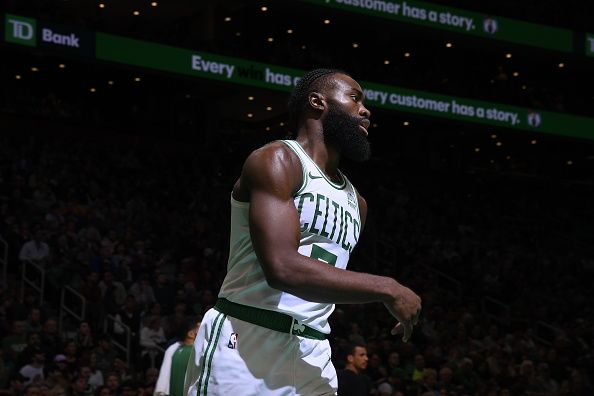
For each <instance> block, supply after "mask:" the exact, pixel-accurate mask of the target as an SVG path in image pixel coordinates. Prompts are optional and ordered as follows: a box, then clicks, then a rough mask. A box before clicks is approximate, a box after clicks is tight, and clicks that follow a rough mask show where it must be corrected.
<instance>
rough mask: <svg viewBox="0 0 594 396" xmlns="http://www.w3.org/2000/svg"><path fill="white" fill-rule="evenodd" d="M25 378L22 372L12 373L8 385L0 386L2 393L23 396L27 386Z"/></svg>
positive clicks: (8, 395)
mask: <svg viewBox="0 0 594 396" xmlns="http://www.w3.org/2000/svg"><path fill="white" fill-rule="evenodd" d="M25 381H27V378H25V377H24V376H23V375H22V374H21V373H14V374H11V375H10V377H9V378H8V384H7V386H2V387H0V395H2V396H21V395H22V394H23V390H24V388H25Z"/></svg>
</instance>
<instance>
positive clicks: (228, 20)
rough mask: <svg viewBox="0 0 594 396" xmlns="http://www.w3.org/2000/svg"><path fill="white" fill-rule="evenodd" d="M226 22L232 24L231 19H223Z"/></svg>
mask: <svg viewBox="0 0 594 396" xmlns="http://www.w3.org/2000/svg"><path fill="white" fill-rule="evenodd" d="M223 20H224V21H225V22H231V17H225V19H223Z"/></svg>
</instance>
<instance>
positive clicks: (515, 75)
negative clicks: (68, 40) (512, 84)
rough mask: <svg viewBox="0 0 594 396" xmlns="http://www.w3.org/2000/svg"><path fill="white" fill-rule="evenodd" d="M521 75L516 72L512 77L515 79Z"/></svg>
mask: <svg viewBox="0 0 594 396" xmlns="http://www.w3.org/2000/svg"><path fill="white" fill-rule="evenodd" d="M519 75H520V73H518V72H514V73H513V74H512V76H514V77H518V76H519Z"/></svg>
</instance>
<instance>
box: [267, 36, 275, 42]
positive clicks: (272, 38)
mask: <svg viewBox="0 0 594 396" xmlns="http://www.w3.org/2000/svg"><path fill="white" fill-rule="evenodd" d="M266 41H268V42H269V43H272V42H273V41H274V37H268V38H267V39H266Z"/></svg>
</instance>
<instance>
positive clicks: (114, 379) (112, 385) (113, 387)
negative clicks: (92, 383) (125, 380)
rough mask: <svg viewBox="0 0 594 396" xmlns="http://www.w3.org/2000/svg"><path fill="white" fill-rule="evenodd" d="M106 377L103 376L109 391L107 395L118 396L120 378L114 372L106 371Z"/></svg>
mask: <svg viewBox="0 0 594 396" xmlns="http://www.w3.org/2000/svg"><path fill="white" fill-rule="evenodd" d="M106 372H107V375H106V376H105V386H107V389H109V393H110V395H111V396H114V395H118V394H119V391H120V383H121V381H120V377H119V376H118V374H117V373H116V372H114V371H106Z"/></svg>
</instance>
